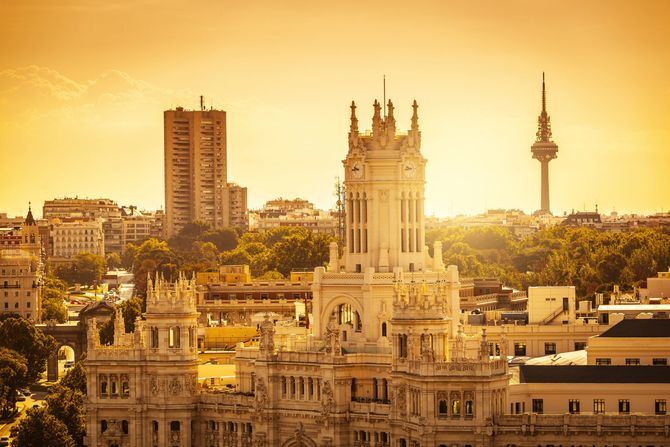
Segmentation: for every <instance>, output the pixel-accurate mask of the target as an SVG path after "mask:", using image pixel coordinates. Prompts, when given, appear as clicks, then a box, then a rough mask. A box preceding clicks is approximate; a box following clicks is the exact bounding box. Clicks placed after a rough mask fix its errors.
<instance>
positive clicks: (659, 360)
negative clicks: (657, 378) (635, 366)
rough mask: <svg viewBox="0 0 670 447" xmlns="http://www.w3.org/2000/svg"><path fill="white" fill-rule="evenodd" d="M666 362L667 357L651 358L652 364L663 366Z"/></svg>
mask: <svg viewBox="0 0 670 447" xmlns="http://www.w3.org/2000/svg"><path fill="white" fill-rule="evenodd" d="M667 364H668V359H664V358H655V359H653V360H652V365H658V366H661V365H662V366H665V365H667Z"/></svg>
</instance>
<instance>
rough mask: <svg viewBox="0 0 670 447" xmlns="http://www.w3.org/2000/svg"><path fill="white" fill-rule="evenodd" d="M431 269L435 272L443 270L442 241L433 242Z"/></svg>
mask: <svg viewBox="0 0 670 447" xmlns="http://www.w3.org/2000/svg"><path fill="white" fill-rule="evenodd" d="M433 270H435V271H436V272H443V271H444V260H443V258H442V241H435V242H434V243H433Z"/></svg>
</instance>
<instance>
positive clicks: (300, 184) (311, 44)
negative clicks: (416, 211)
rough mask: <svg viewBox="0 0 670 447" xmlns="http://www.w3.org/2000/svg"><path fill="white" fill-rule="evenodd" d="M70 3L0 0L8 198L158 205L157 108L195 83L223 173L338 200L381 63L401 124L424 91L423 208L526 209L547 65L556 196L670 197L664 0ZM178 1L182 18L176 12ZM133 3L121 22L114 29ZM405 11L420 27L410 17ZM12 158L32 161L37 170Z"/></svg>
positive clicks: (614, 201) (254, 191)
mask: <svg viewBox="0 0 670 447" xmlns="http://www.w3.org/2000/svg"><path fill="white" fill-rule="evenodd" d="M68 5H69V7H66V8H58V9H53V10H52V9H51V8H49V7H43V6H40V5H39V4H38V3H30V2H24V3H22V4H21V5H6V6H3V7H2V9H3V10H5V14H4V15H5V16H6V17H8V18H9V20H8V21H7V26H6V29H4V30H2V31H1V33H2V36H3V39H2V41H3V42H5V43H3V44H0V45H3V47H4V48H3V54H5V55H7V56H6V57H5V60H4V64H3V65H2V66H0V209H2V211H6V212H8V213H9V214H15V215H21V214H23V213H24V212H25V210H26V207H27V203H28V202H29V201H31V202H32V203H33V205H34V206H35V208H39V204H40V203H41V202H43V201H44V200H47V199H51V198H54V197H63V196H77V195H78V196H79V197H84V196H87V197H99V196H100V197H109V198H111V199H113V200H115V201H117V202H118V203H120V204H130V203H132V204H135V205H138V206H139V207H140V208H146V209H157V208H160V207H164V203H163V163H162V154H163V141H162V138H163V132H162V119H161V118H162V116H161V115H162V113H163V111H164V110H167V109H169V108H173V107H175V106H183V107H185V108H188V109H197V106H198V96H199V95H200V94H203V95H205V101H206V104H207V106H209V105H211V104H213V105H214V107H216V108H219V109H222V110H225V111H226V112H227V113H228V120H229V124H228V133H229V135H228V148H229V177H230V179H231V181H234V182H238V183H240V184H243V185H245V186H247V187H248V188H249V207H250V208H259V207H260V206H261V205H262V203H264V202H265V201H266V200H269V199H272V198H274V197H276V196H279V195H281V196H284V197H296V196H298V197H304V198H306V199H309V200H310V201H313V202H314V203H315V204H316V205H317V206H318V207H320V208H329V207H331V206H332V205H333V204H334V201H335V197H334V195H333V183H334V179H335V177H336V176H338V175H340V174H341V172H340V171H341V163H340V162H341V158H342V157H341V154H342V150H343V149H344V148H345V147H346V139H345V138H343V135H344V132H345V131H346V129H347V127H348V122H347V119H348V105H349V103H350V102H351V100H352V99H353V100H355V101H356V104H357V105H358V107H359V108H358V118H359V120H360V127H361V130H365V129H369V128H370V121H371V117H372V102H373V101H374V99H375V96H376V98H377V99H379V100H381V99H382V82H381V80H382V76H383V75H384V74H386V76H387V98H391V99H393V101H394V103H395V105H396V107H397V108H398V114H397V122H398V130H399V131H403V132H404V131H406V130H407V129H408V128H409V126H410V119H409V118H410V112H409V110H410V107H409V106H410V105H411V102H412V100H414V99H416V100H417V101H418V103H419V120H420V125H421V131H422V136H423V148H424V149H423V150H424V153H425V155H426V158H427V159H428V160H429V163H428V165H427V169H426V177H427V189H426V214H428V215H431V214H435V215H438V216H450V215H456V214H476V213H479V212H482V211H484V210H486V209H487V208H520V209H523V210H524V211H526V212H532V211H535V210H536V209H538V204H539V188H538V185H539V183H540V182H539V172H538V171H539V170H538V169H537V166H536V163H537V162H536V161H534V160H532V159H531V157H530V156H529V155H530V146H531V144H532V143H533V141H534V139H535V138H534V135H535V132H536V126H537V115H538V114H539V112H540V110H541V102H540V93H541V75H542V71H545V72H546V73H547V80H546V82H547V90H548V105H547V107H548V112H549V114H550V115H551V117H552V121H553V129H552V130H553V134H554V140H555V141H556V143H557V144H558V145H559V146H560V148H561V156H560V157H559V158H558V159H557V160H555V161H553V162H552V174H551V179H550V182H551V197H552V211H553V212H554V213H555V214H562V212H563V211H568V212H569V211H570V210H571V209H579V210H581V209H584V208H585V209H594V208H595V205H596V204H598V205H599V209H600V210H601V211H603V212H610V211H611V210H612V209H613V208H615V209H616V210H617V211H620V212H639V213H653V212H659V211H667V210H668V208H670V204H668V202H667V198H666V197H665V194H664V192H665V191H667V190H668V187H670V181H669V180H668V179H667V177H666V176H664V172H663V171H664V169H663V168H664V167H665V166H668V163H670V153H669V152H668V151H667V150H665V148H667V147H668V145H669V144H670V133H669V132H668V131H667V130H665V128H664V127H665V123H667V122H668V118H670V111H669V110H668V107H667V105H666V104H667V100H665V98H667V96H668V94H669V93H670V90H669V89H668V87H667V85H666V84H665V79H664V74H665V73H666V72H667V69H668V68H670V57H669V56H668V54H667V52H666V51H664V50H665V48H664V42H667V40H668V38H670V32H669V31H668V30H667V29H666V28H664V27H663V23H664V21H665V19H667V17H668V15H669V12H670V7H669V6H668V5H667V4H664V3H662V2H646V3H644V4H643V5H641V6H634V5H630V4H627V3H623V2H620V3H616V2H615V3H611V2H607V3H605V2H593V3H590V4H588V5H586V6H583V7H581V8H579V9H578V10H577V9H576V8H568V7H558V6H552V5H537V4H534V3H530V2H511V3H507V4H505V6H500V5H497V4H495V3H493V2H479V4H478V5H477V6H479V8H477V7H468V6H466V5H465V3H460V2H450V3H448V4H446V5H442V4H437V3H435V4H431V3H419V4H417V5H416V7H415V8H414V9H412V10H407V11H405V12H406V14H405V15H404V16H403V15H402V14H401V15H399V14H397V12H398V9H399V4H397V3H393V2H385V3H383V4H381V3H379V4H366V5H365V6H358V7H354V6H353V5H348V4H346V3H341V4H340V5H341V6H340V7H338V8H335V9H334V10H332V11H329V10H328V9H326V8H322V7H320V6H318V5H310V4H306V3H291V4H289V5H287V6H285V7H284V8H279V7H276V6H275V7H270V6H269V5H265V6H266V7H262V6H263V5H260V4H257V5H256V7H254V8H252V7H250V6H242V5H235V4H230V5H226V8H221V7H218V6H217V5H216V4H214V3H207V4H203V7H202V8H201V9H198V10H188V9H187V8H185V7H181V6H178V5H176V4H168V6H166V7H164V8H162V9H161V10H156V9H155V6H156V4H155V3H154V2H143V3H140V4H136V5H135V6H134V7H133V8H130V7H127V6H125V5H124V4H123V3H122V2H118V3H111V4H108V5H107V6H106V7H105V8H103V10H99V8H100V7H101V5H97V6H96V7H90V6H86V4H84V3H80V2H76V1H73V2H70V3H68ZM382 5H387V6H388V9H389V11H387V12H385V10H384V8H382ZM604 5H608V9H606V10H604V9H602V8H603V7H604ZM391 10H392V11H391ZM129 13H133V14H132V17H131V16H128V14H129ZM150 13H152V14H155V16H156V17H155V20H154V21H153V22H152V23H153V26H152V27H148V28H150V30H149V31H147V30H145V29H144V26H145V23H144V22H142V18H143V17H144V18H146V17H148V15H149V14H150ZM103 14H104V15H103ZM501 15H502V16H504V17H506V18H507V20H497V19H498V18H499V17H500V16H501ZM28 16H30V17H31V20H30V21H26V17H28ZM177 16H179V17H180V18H181V19H182V20H183V21H184V25H183V26H186V27H187V28H188V29H189V30H190V32H189V33H184V32H181V29H179V28H177V29H173V28H174V25H175V17H177ZM103 17H104V20H103ZM128 17H130V18H128ZM538 17H539V18H541V20H539V19H538V20H537V22H536V21H534V18H538ZM596 17H597V18H598V20H595V18H596ZM122 19H123V20H126V22H125V25H124V29H125V31H126V32H125V33H124V34H123V35H116V34H114V31H113V30H114V27H115V26H119V25H120V23H121V20H122ZM152 20H153V19H152ZM408 23H409V24H411V25H412V26H411V32H407V33H405V32H402V30H403V26H404V25H406V24H408ZM419 23H422V24H424V25H423V26H422V27H421V29H418V28H417V26H416V25H417V24H419ZM16 24H21V26H20V27H19V26H17V25H16ZM214 25H216V26H219V27H220V29H221V35H220V36H216V33H212V32H211V28H210V27H211V26H214ZM196 26H202V27H203V28H204V29H207V31H206V32H199V31H197V29H196ZM321 28H322V29H321ZM59 29H64V30H65V31H63V32H60V31H58V30H59ZM336 30H339V31H337V32H335V31H336ZM26 32H27V33H28V34H27V35H25V36H24V34H25V33H26ZM538 32H542V33H545V34H542V36H541V38H536V36H537V33H538ZM151 33H155V34H157V35H160V36H161V38H157V37H151V36H152V34H151ZM110 35H114V36H115V39H111V38H110V37H109V36H110ZM18 36H23V37H21V38H20V39H19V38H18ZM213 36H214V37H213ZM308 37H309V38H308ZM175 39H178V43H177V44H175V45H172V44H170V42H171V41H174V40H175ZM585 39H589V42H590V45H588V46H585V45H583V42H584V41H585ZM379 40H383V41H384V42H385V44H384V45H383V46H382V47H380V46H379V44H378V43H376V42H378V41H379ZM9 42H13V43H12V44H11V45H12V46H11V48H10V46H9V44H8V43H9ZM75 42H77V44H75ZM28 47H30V48H31V49H32V50H31V51H28V50H27V49H28ZM268 49H269V50H270V51H268ZM208 51H210V52H212V51H213V54H214V55H213V56H212V57H211V59H208V58H207V57H206V54H207V52H208ZM147 55H152V56H151V57H147ZM261 55H262V56H263V57H262V60H259V57H260V56H261ZM371 55H373V56H374V57H372V56H371ZM175 59H179V61H180V64H179V65H180V67H174V60H175ZM171 64H172V65H171ZM344 66H346V67H347V68H342V67H344ZM371 92H377V94H376V95H372V94H371ZM100 160H104V161H103V162H102V164H101V162H100ZM258 160H265V163H258ZM306 165H308V166H310V169H309V170H307V169H304V168H303V167H304V166H306ZM16 166H21V167H25V166H31V167H32V175H26V174H25V172H24V171H23V170H22V169H21V170H19V169H14V168H15V167H16ZM449 191H456V193H455V194H454V193H450V192H449Z"/></svg>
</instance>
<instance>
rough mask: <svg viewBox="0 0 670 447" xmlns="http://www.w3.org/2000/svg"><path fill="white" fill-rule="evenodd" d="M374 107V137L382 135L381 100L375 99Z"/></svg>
mask: <svg viewBox="0 0 670 447" xmlns="http://www.w3.org/2000/svg"><path fill="white" fill-rule="evenodd" d="M372 107H373V108H374V114H373V115H372V136H373V137H374V138H379V137H381V134H382V126H383V124H382V115H381V105H380V104H379V101H377V100H376V99H375V102H374V103H373V104H372Z"/></svg>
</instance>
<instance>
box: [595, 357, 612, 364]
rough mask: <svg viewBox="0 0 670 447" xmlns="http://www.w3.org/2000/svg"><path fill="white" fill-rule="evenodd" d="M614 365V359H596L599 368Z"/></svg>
mask: <svg viewBox="0 0 670 447" xmlns="http://www.w3.org/2000/svg"><path fill="white" fill-rule="evenodd" d="M611 364H612V359H603V358H600V359H596V365H598V366H609V365H611Z"/></svg>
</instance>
